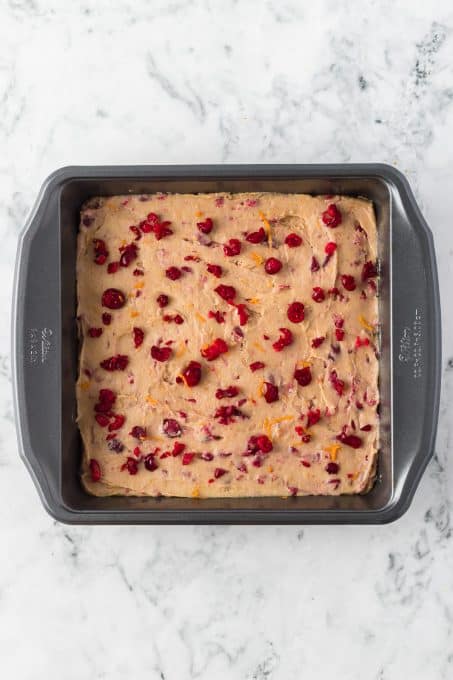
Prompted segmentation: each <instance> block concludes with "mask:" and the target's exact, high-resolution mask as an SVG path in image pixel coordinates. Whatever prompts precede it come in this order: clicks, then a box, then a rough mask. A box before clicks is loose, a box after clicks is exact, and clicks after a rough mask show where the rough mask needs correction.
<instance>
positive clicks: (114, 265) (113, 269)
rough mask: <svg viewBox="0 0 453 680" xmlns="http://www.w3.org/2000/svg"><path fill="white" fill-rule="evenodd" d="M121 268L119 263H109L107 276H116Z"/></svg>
mask: <svg viewBox="0 0 453 680" xmlns="http://www.w3.org/2000/svg"><path fill="white" fill-rule="evenodd" d="M119 268H120V263H119V262H109V263H108V265H107V274H116V272H117V271H118V269H119Z"/></svg>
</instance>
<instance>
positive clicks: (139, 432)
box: [129, 425, 146, 441]
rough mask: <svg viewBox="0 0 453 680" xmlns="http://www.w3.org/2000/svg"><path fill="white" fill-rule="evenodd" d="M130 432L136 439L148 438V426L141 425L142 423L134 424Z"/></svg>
mask: <svg viewBox="0 0 453 680" xmlns="http://www.w3.org/2000/svg"><path fill="white" fill-rule="evenodd" d="M129 434H130V436H131V437H134V439H139V440H140V441H142V440H143V439H146V428H144V427H141V426H140V425H134V427H133V428H132V430H131V431H130V432H129Z"/></svg>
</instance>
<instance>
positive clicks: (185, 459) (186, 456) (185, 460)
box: [181, 453, 195, 465]
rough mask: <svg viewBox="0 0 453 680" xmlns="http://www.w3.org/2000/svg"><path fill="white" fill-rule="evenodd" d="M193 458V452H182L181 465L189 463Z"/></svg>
mask: <svg viewBox="0 0 453 680" xmlns="http://www.w3.org/2000/svg"><path fill="white" fill-rule="evenodd" d="M194 458H195V454H194V453H183V456H182V459H181V462H182V464H183V465H189V464H190V463H191V462H192V461H193V459H194Z"/></svg>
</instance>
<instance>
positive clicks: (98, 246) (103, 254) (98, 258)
mask: <svg viewBox="0 0 453 680" xmlns="http://www.w3.org/2000/svg"><path fill="white" fill-rule="evenodd" d="M93 246H94V261H95V263H96V264H104V263H105V261H106V260H107V258H108V256H109V251H108V250H107V246H106V245H105V241H103V240H102V239H100V238H94V239H93Z"/></svg>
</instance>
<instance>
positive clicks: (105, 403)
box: [94, 388, 116, 413]
mask: <svg viewBox="0 0 453 680" xmlns="http://www.w3.org/2000/svg"><path fill="white" fill-rule="evenodd" d="M115 401H116V394H115V392H113V391H112V390H109V389H106V388H104V389H102V390H99V396H98V403H97V404H95V405H94V410H95V411H96V412H97V413H108V412H109V411H111V410H112V406H113V404H114V403H115Z"/></svg>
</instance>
